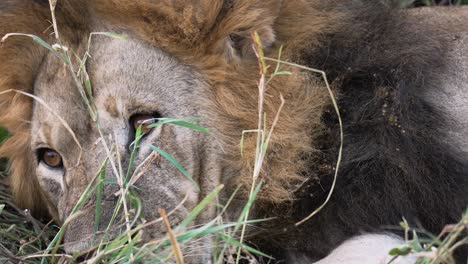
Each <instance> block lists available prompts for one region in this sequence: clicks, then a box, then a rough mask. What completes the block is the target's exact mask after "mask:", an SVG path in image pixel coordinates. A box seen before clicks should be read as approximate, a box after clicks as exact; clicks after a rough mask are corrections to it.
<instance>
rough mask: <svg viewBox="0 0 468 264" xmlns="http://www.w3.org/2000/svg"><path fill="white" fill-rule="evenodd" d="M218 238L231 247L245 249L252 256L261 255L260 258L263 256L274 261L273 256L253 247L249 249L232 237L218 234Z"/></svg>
mask: <svg viewBox="0 0 468 264" xmlns="http://www.w3.org/2000/svg"><path fill="white" fill-rule="evenodd" d="M218 236H219V237H220V238H221V239H222V240H224V241H225V242H226V243H228V244H230V245H233V246H235V247H239V248H243V249H245V250H247V251H249V252H250V253H252V254H255V255H259V256H262V257H265V258H269V259H274V258H273V257H272V256H269V255H267V254H265V253H263V252H261V251H259V250H257V249H255V248H253V247H249V246H247V245H245V244H242V243H240V242H239V241H237V240H235V239H233V238H232V237H229V236H226V235H223V234H221V233H218Z"/></svg>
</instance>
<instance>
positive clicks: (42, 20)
mask: <svg viewBox="0 0 468 264" xmlns="http://www.w3.org/2000/svg"><path fill="white" fill-rule="evenodd" d="M48 15H49V12H48V5H42V4H38V3H36V2H34V1H10V0H6V1H5V0H4V1H2V3H0V38H1V37H3V40H4V41H3V42H2V43H1V47H0V73H1V75H0V109H1V111H0V126H2V127H5V128H6V129H8V131H9V132H10V134H11V135H12V136H11V137H10V138H9V139H8V140H6V141H5V142H4V143H3V144H2V145H1V146H0V157H4V158H8V160H9V164H10V181H9V182H10V185H11V189H12V194H13V196H14V198H15V200H16V202H17V204H18V205H19V206H20V207H22V208H25V209H26V208H27V209H30V210H31V211H33V213H34V214H36V215H41V214H43V213H44V212H45V210H46V206H45V204H44V203H43V202H42V201H43V199H42V194H41V191H40V188H39V184H38V181H37V178H36V175H35V174H34V170H33V167H32V158H31V155H32V154H31V150H30V125H29V123H30V120H31V115H32V101H31V99H30V98H29V97H26V96H24V95H21V94H19V93H18V92H17V91H21V92H25V93H32V92H33V85H34V80H35V75H36V73H37V70H38V68H39V66H40V64H41V61H42V59H43V57H44V55H45V54H46V51H45V49H44V48H41V47H40V46H39V45H37V43H36V44H35V43H34V42H33V41H32V39H31V38H28V37H24V36H11V37H9V38H5V37H4V36H5V35H6V34H7V33H27V34H34V35H37V36H40V37H46V36H45V34H44V31H45V29H47V28H48V27H49V23H48V22H47V21H48V20H49V19H50V18H49V16H48Z"/></svg>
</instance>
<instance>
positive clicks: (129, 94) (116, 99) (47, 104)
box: [33, 37, 206, 140]
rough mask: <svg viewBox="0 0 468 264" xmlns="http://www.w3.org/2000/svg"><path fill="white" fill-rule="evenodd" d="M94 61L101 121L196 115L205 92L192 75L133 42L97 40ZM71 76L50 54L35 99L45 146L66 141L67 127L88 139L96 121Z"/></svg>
mask: <svg viewBox="0 0 468 264" xmlns="http://www.w3.org/2000/svg"><path fill="white" fill-rule="evenodd" d="M91 56H92V57H91V58H90V59H89V65H88V67H87V70H88V72H89V76H90V79H91V80H92V88H93V89H92V93H93V94H92V97H91V98H92V101H93V102H94V103H95V104H96V107H97V110H98V111H99V113H100V115H101V116H104V117H112V118H120V119H125V120H127V119H128V118H129V117H130V115H132V114H135V113H137V112H143V113H152V112H155V111H160V112H164V113H165V115H171V116H172V115H180V116H194V115H197V112H198V110H197V109H198V108H199V105H198V103H197V100H196V99H197V98H198V99H201V98H202V94H203V93H204V92H206V89H204V86H203V84H202V80H200V79H199V78H197V77H196V74H195V72H194V69H193V68H191V67H189V66H186V65H184V64H182V63H181V62H179V61H178V60H177V59H176V58H174V57H172V56H170V55H168V54H166V53H164V52H163V51H161V50H159V49H157V48H155V47H152V46H148V45H146V44H144V43H141V42H138V41H136V40H134V39H132V38H130V37H129V38H128V39H127V40H122V39H112V38H105V37H102V38H101V39H97V40H96V41H95V42H93V44H92V46H91ZM68 71H69V69H68V68H67V66H66V65H65V64H64V63H63V62H61V61H60V60H59V59H57V58H56V57H54V56H53V54H50V55H49V56H48V58H47V59H46V62H45V63H44V65H43V66H42V69H41V71H40V74H39V76H38V79H37V81H36V84H35V94H36V96H38V97H39V98H40V101H38V100H37V101H36V102H35V107H34V115H33V124H34V125H33V127H34V128H35V129H36V130H37V131H38V132H39V131H41V133H39V134H38V135H42V134H44V133H48V134H50V133H52V134H53V135H48V136H44V138H43V139H42V140H48V139H50V138H57V137H58V138H62V137H63V135H64V134H65V133H63V132H64V130H66V127H65V126H64V124H63V123H64V122H66V123H67V124H68V125H69V126H70V128H71V129H72V130H73V131H75V132H76V133H78V134H88V133H89V129H90V127H91V122H92V121H91V117H90V115H89V112H88V108H87V106H86V104H85V103H84V102H83V100H82V95H81V94H80V92H79V89H80V86H78V85H76V83H75V81H74V80H73V78H72V76H71V75H70V73H69V72H68ZM82 88H83V87H82ZM174 117H175V116H174ZM61 119H62V120H61ZM54 131H55V134H54ZM60 135H61V136H60Z"/></svg>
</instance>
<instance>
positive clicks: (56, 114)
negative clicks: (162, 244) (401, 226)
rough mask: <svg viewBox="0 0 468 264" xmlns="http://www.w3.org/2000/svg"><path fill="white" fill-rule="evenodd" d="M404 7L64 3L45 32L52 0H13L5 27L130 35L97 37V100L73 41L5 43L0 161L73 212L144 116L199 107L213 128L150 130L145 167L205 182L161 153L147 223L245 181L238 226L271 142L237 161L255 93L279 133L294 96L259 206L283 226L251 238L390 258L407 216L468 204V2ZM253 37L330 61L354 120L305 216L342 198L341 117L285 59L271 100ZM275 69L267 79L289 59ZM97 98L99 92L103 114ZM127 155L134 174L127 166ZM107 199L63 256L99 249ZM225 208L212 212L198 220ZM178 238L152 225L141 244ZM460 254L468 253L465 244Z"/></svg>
mask: <svg viewBox="0 0 468 264" xmlns="http://www.w3.org/2000/svg"><path fill="white" fill-rule="evenodd" d="M52 6H53V3H52ZM394 6H395V5H394V3H393V2H392V1H383V0H382V1H377V0H376V1H365V0H360V1H351V0H343V1H332V0H330V1H320V0H262V1H257V0H224V1H222V0H172V1H168V0H167V1H162V0H161V1H156V0H139V1H125V0H95V1H86V0H74V1H71V0H60V1H58V3H57V6H56V8H55V19H56V26H57V28H58V31H56V32H55V34H49V33H51V31H47V29H48V28H49V27H50V22H51V21H53V19H52V18H51V12H50V5H49V2H48V1H47V0H2V1H1V2H0V35H1V36H3V35H5V34H7V33H10V32H21V33H28V34H33V35H37V36H39V37H41V38H42V39H44V40H46V41H47V42H48V43H50V44H51V45H52V44H54V43H57V40H56V39H55V38H56V37H57V36H58V37H59V38H60V43H61V44H62V45H63V46H64V47H66V49H68V54H72V53H71V51H72V50H73V52H75V53H76V54H77V56H78V57H79V56H82V55H83V54H85V52H87V49H88V40H89V37H90V33H91V32H116V33H119V34H122V35H124V36H126V37H127V40H122V39H117V38H108V37H103V36H96V35H94V37H93V38H92V40H91V41H90V43H91V45H90V50H89V54H90V58H89V59H88V60H87V61H86V69H87V72H88V73H89V78H90V80H91V83H92V91H87V92H85V91H84V90H80V89H78V88H77V85H79V83H80V80H77V79H74V78H73V75H72V74H71V72H70V68H69V65H73V67H75V68H73V69H71V70H73V71H75V73H76V72H77V71H78V70H79V69H78V64H77V61H76V60H75V59H76V57H75V56H74V55H73V56H71V57H72V62H71V63H72V64H66V63H64V62H63V61H62V60H61V59H60V58H59V56H60V55H57V54H64V49H65V48H60V47H59V46H60V45H56V46H55V47H57V46H58V47H59V48H58V49H57V51H55V52H52V51H51V50H48V49H46V48H44V47H42V46H41V45H39V44H37V43H34V42H33V41H32V40H31V38H28V37H25V36H10V37H8V38H6V39H4V40H5V41H4V43H3V45H2V47H1V49H0V74H1V75H0V91H1V92H2V93H1V99H0V100H1V101H0V102H1V109H2V113H1V118H0V124H1V125H2V126H4V127H6V128H8V130H9V131H10V133H11V134H12V137H11V138H10V139H8V141H6V142H5V144H4V145H3V146H2V147H1V150H0V155H1V156H3V157H7V158H8V159H9V161H10V173H11V187H12V192H13V194H14V195H15V197H16V199H17V203H18V204H19V205H20V206H22V207H23V208H29V209H31V210H32V211H33V213H34V214H35V215H38V216H40V215H45V214H48V215H50V216H51V217H53V218H54V219H55V220H56V221H58V222H64V221H65V219H67V217H68V216H69V215H70V214H71V212H72V209H73V208H74V206H75V204H76V203H77V201H78V199H79V198H80V196H81V195H82V193H83V191H84V190H85V189H86V187H87V186H88V185H89V184H90V182H91V181H92V180H93V179H94V178H95V175H96V173H97V172H99V171H100V167H101V166H102V164H104V163H103V162H104V161H105V160H106V159H113V160H114V165H112V162H111V161H109V162H107V163H105V164H107V165H106V166H105V168H104V171H105V172H106V177H107V178H109V181H111V179H113V178H115V177H116V174H118V173H119V170H123V171H126V169H127V166H128V165H129V164H130V163H131V153H132V147H133V144H132V142H133V141H134V140H135V131H136V130H137V129H138V127H139V125H140V124H142V122H141V121H144V120H146V121H154V120H157V119H158V118H161V117H167V118H188V117H198V118H200V120H199V121H197V122H199V125H201V126H203V127H205V128H207V129H208V130H210V131H211V132H212V135H206V134H203V133H200V132H199V131H196V130H191V129H188V128H186V127H181V126H177V125H170V124H169V125H164V126H159V127H156V128H152V129H151V128H147V127H144V128H143V132H144V137H143V138H142V139H141V141H140V144H139V145H140V147H139V149H138V151H137V152H136V156H135V161H134V166H133V167H131V169H134V168H135V167H136V166H138V165H140V164H142V163H143V162H144V160H145V159H146V158H147V157H148V156H149V155H150V154H151V153H153V150H152V148H151V147H150V146H149V145H150V144H153V145H155V146H157V147H158V148H160V149H163V150H164V151H165V152H167V153H169V154H171V155H172V156H173V157H174V158H175V159H176V160H177V161H179V162H180V163H181V165H182V167H184V168H185V169H186V170H187V174H190V175H191V176H192V177H193V180H194V181H195V182H196V184H197V185H198V186H199V187H200V188H199V189H198V188H197V187H196V185H195V184H194V183H193V182H192V181H191V180H190V179H189V178H188V177H186V176H184V175H183V173H181V171H180V170H179V169H177V168H176V166H174V164H173V163H171V162H170V161H169V160H168V159H166V158H164V157H159V158H158V157H156V158H155V159H156V161H154V162H151V163H146V164H147V165H146V168H145V170H143V172H144V173H142V174H141V175H139V177H138V179H137V180H136V181H135V182H134V183H133V184H134V187H135V188H133V189H132V190H133V191H134V192H135V193H136V194H137V196H138V197H139V198H140V199H141V201H142V210H143V212H142V215H144V217H145V219H146V220H148V221H150V220H152V219H155V218H158V217H159V216H160V215H159V213H158V209H159V208H163V209H166V210H168V211H169V210H172V209H174V208H175V207H176V206H177V205H178V204H181V201H182V200H183V199H184V197H186V201H185V202H184V203H183V204H181V205H180V206H179V207H177V210H175V212H174V213H173V214H172V215H171V218H170V220H171V224H172V225H173V226H175V225H177V224H178V223H180V221H182V220H183V219H184V218H185V217H186V216H187V215H188V213H189V212H190V211H192V209H193V208H194V207H195V206H196V205H197V204H198V203H199V202H200V201H201V200H202V199H203V198H205V197H206V196H207V195H208V194H209V193H210V192H212V191H213V190H214V189H215V188H216V187H217V186H219V185H221V184H224V185H225V188H224V190H223V192H222V193H221V194H220V197H219V199H220V202H221V203H223V202H226V200H227V199H228V198H229V197H231V195H232V194H233V192H234V190H235V189H236V188H237V187H238V186H241V188H240V192H238V193H237V195H236V199H235V200H234V202H233V205H232V204H231V206H230V207H228V211H227V215H228V216H229V217H230V219H228V220H230V221H236V220H237V217H238V216H239V211H240V209H241V208H242V206H243V204H244V203H245V201H246V199H247V196H248V193H249V190H250V188H251V185H252V174H253V167H254V166H253V165H254V164H253V163H254V156H255V154H254V153H255V151H256V147H255V142H256V138H257V135H256V134H253V133H249V134H245V140H244V141H243V143H242V153H241V147H240V141H241V137H242V133H243V131H245V130H252V129H257V128H258V118H259V114H258V100H259V96H261V97H263V99H264V108H263V112H264V113H265V114H264V115H263V113H260V116H262V117H263V116H264V117H265V119H264V120H265V123H266V127H271V126H272V125H273V124H274V123H275V122H274V117H275V116H276V114H277V113H278V111H279V109H280V106H281V102H282V101H281V98H282V97H284V107H283V108H282V109H281V111H279V115H278V119H277V120H278V121H277V122H276V127H275V129H274V132H273V134H272V138H271V139H270V141H269V143H268V148H267V150H266V156H265V160H264V166H263V168H262V171H261V174H260V177H259V181H260V180H262V181H263V182H264V184H263V186H262V188H261V191H260V193H259V194H258V196H257V200H256V202H255V206H254V207H253V209H252V210H253V211H252V212H251V214H250V219H253V218H257V219H258V218H267V217H275V218H274V219H273V220H270V221H268V222H266V223H264V224H263V225H261V227H263V228H262V229H259V230H257V229H252V230H250V231H255V232H251V233H250V234H251V235H250V236H248V239H249V241H250V243H251V245H255V246H256V247H258V248H259V249H260V250H261V251H263V252H265V253H268V254H270V255H272V256H274V257H275V261H281V260H283V261H286V262H287V263H310V262H313V261H318V263H383V261H386V260H387V261H388V260H390V257H389V256H388V255H387V253H388V251H389V249H391V248H393V247H395V246H397V245H399V244H401V243H403V242H404V241H403V239H402V237H401V236H399V235H398V234H396V233H395V234H393V233H391V231H392V229H388V228H389V227H395V226H398V223H399V222H400V221H401V220H402V218H403V217H405V218H406V219H407V220H408V221H409V223H410V224H412V225H414V226H418V227H421V228H424V229H426V230H429V231H430V232H433V233H438V232H440V231H441V230H442V228H443V226H444V225H445V224H449V223H454V222H457V221H458V220H459V218H460V216H461V214H462V211H463V210H464V208H466V206H467V205H468V196H467V193H468V177H467V173H468V153H467V152H468V140H467V139H466V135H467V134H466V133H467V132H468V119H467V118H466V117H467V116H468V107H467V106H466V103H468V9H466V8H433V9H419V10H398V9H397V8H395V7H394ZM254 32H257V34H258V37H259V39H260V41H261V43H262V46H263V50H264V52H265V55H266V56H267V57H270V58H277V57H278V55H279V54H280V50H282V52H281V60H283V61H288V62H294V63H297V64H300V65H305V66H308V67H313V68H316V69H319V70H323V71H324V72H325V73H326V75H327V79H328V81H329V83H330V87H331V89H332V90H333V92H334V93H335V94H336V96H337V100H338V107H339V111H340V112H341V119H342V122H343V129H344V141H343V143H344V147H343V149H342V157H343V158H342V161H341V166H340V167H339V171H338V172H339V173H338V175H337V178H336V179H337V181H336V186H335V188H334V189H333V194H332V196H331V199H330V200H329V202H328V204H327V205H326V206H325V207H324V208H323V209H322V210H321V211H320V212H318V214H316V215H315V216H314V217H312V218H311V219H309V220H308V221H306V222H305V223H304V224H302V225H299V226H296V225H295V223H297V222H298V221H300V220H302V219H304V218H305V217H307V216H308V215H309V214H310V213H311V212H312V211H314V210H315V209H316V208H318V207H319V206H320V205H321V204H322V203H323V202H324V201H325V199H326V198H327V196H328V194H329V193H330V191H332V188H331V187H332V183H333V179H334V171H335V169H334V167H335V166H336V162H337V158H336V157H337V155H338V153H339V149H340V143H341V141H340V126H339V125H338V124H339V122H338V116H337V114H336V113H335V111H334V110H333V109H334V108H333V107H332V104H331V98H330V96H329V93H328V91H327V87H326V85H325V82H324V79H323V78H322V76H321V75H317V74H316V73H313V72H310V71H306V70H302V69H300V68H298V67H294V66H289V65H285V64H283V65H282V66H280V67H281V70H287V71H289V72H290V73H291V74H289V75H288V74H282V75H277V76H276V77H274V78H273V79H271V81H269V82H268V83H267V87H266V91H265V94H263V95H262V94H259V90H258V86H259V78H260V75H259V63H258V58H257V56H256V52H254V49H253V46H255V45H254V41H253V37H252V36H255V34H254ZM258 52H259V51H258V50H257V53H258ZM266 63H267V64H269V65H270V67H269V68H268V71H269V74H271V73H272V71H273V70H274V69H275V67H276V62H274V61H271V60H267V61H266ZM83 70H84V69H83V68H81V69H80V76H81V77H82V76H83V75H82V73H83V72H82V71H83ZM267 77H268V76H267ZM260 85H261V83H260ZM83 98H88V99H90V98H92V103H91V111H94V110H95V111H96V112H97V113H98V117H97V118H96V119H93V118H92V117H91V116H90V115H89V114H88V112H89V110H90V109H88V106H89V105H87V104H86V103H85V102H84V101H83ZM93 109H94V110H93ZM95 120H97V123H99V129H98V127H97V126H96V122H95ZM144 126H146V124H144ZM104 141H106V142H110V143H111V144H108V145H107V146H104V144H103V142H104ZM109 151H110V152H112V153H108V152H109ZM115 153H119V155H115ZM156 156H157V155H156ZM118 159H120V161H121V164H122V167H123V169H119V168H118V166H115V164H116V162H115V161H116V160H118ZM148 164H149V165H148ZM103 197H104V198H103V200H102V205H101V206H102V209H101V211H102V215H101V216H100V223H99V227H98V228H99V230H103V229H105V228H106V226H107V225H108V223H109V221H110V218H111V215H112V212H113V209H114V206H115V205H116V203H117V200H118V198H119V188H118V184H107V185H105V186H104V190H103ZM95 207H96V200H95V199H90V200H89V201H88V202H87V204H85V206H84V207H83V208H82V209H81V212H80V214H79V216H78V217H75V218H74V219H73V220H71V221H70V222H69V223H68V227H67V229H66V233H65V236H64V248H65V250H66V251H67V252H69V253H71V252H74V251H80V250H83V249H86V248H89V247H90V246H91V245H92V244H93V243H95V241H96V239H92V238H93V234H94V226H95V223H94V221H95V215H94V214H95V212H96V210H95ZM217 213H218V210H217V207H216V205H215V204H214V203H213V204H210V205H209V207H208V208H206V209H205V210H204V211H203V212H202V214H201V215H200V216H199V217H198V218H197V219H196V221H195V223H194V225H199V224H203V223H206V222H208V221H211V220H212V219H214V218H215V217H216V215H217ZM130 220H131V219H130ZM165 230H166V229H164V228H163V227H162V226H156V225H155V226H151V227H148V228H147V229H146V230H144V239H145V240H149V239H154V238H158V237H160V236H161V234H163V233H164V232H165ZM94 238H96V237H94ZM204 243H206V244H204V245H202V246H200V248H201V249H200V250H199V251H200V253H199V256H192V257H191V258H190V259H187V260H188V261H189V262H192V263H208V262H210V261H211V259H210V244H209V243H210V241H209V240H208V239H207V240H206V241H205V240H204ZM327 255H328V256H327ZM459 255H460V256H459V258H460V261H463V260H464V259H466V252H460V254H459ZM320 259H322V260H320ZM397 260H398V261H401V262H402V263H411V262H412V261H414V259H412V258H406V259H403V258H399V259H397Z"/></svg>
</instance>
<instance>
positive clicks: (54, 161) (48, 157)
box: [38, 148, 63, 169]
mask: <svg viewBox="0 0 468 264" xmlns="http://www.w3.org/2000/svg"><path fill="white" fill-rule="evenodd" d="M38 156H39V162H43V163H44V164H45V165H47V166H48V167H50V168H53V169H60V168H63V161H62V157H61V156H60V154H58V153H57V151H55V150H53V149H48V148H43V149H40V150H39V151H38Z"/></svg>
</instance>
